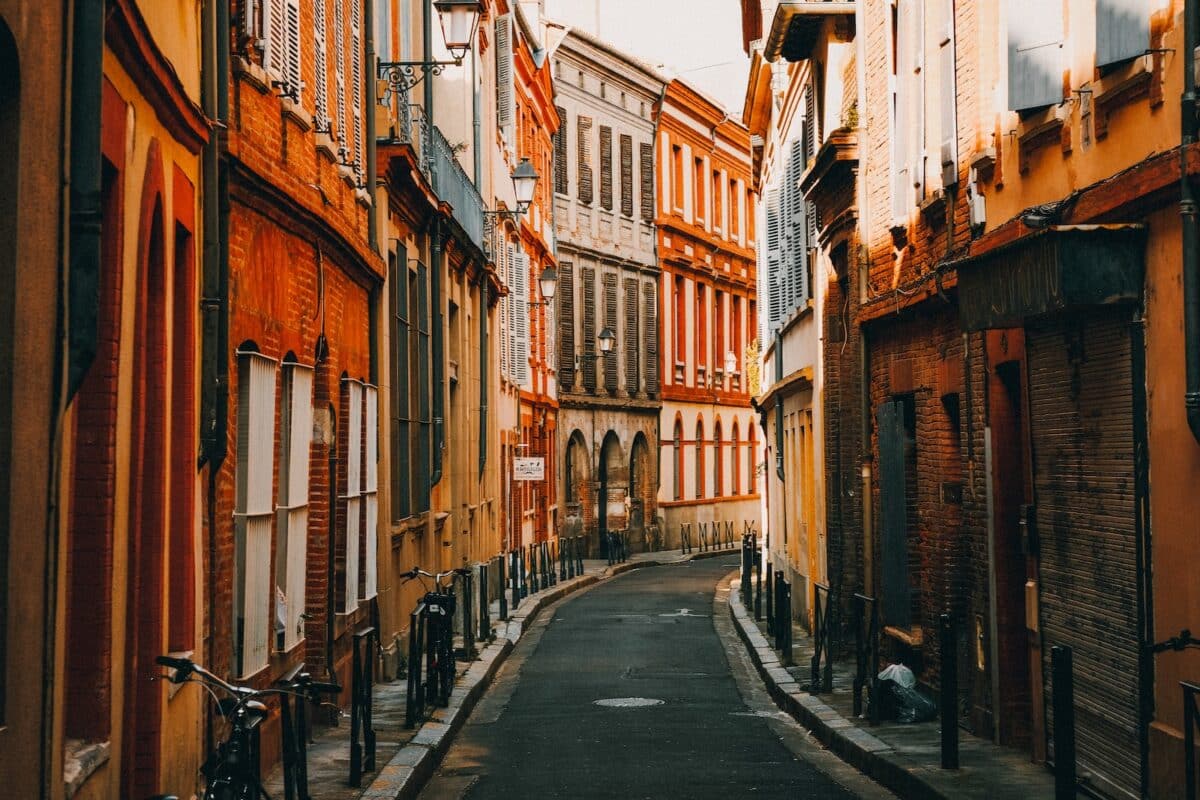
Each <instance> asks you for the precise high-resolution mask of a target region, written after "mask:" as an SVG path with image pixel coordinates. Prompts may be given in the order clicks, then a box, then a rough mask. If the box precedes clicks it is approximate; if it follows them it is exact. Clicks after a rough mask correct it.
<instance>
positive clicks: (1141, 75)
mask: <svg viewBox="0 0 1200 800" xmlns="http://www.w3.org/2000/svg"><path fill="white" fill-rule="evenodd" d="M1151 77H1152V76H1151V74H1150V73H1149V72H1147V71H1146V70H1144V69H1139V70H1138V71H1137V72H1134V73H1133V74H1132V75H1130V76H1129V77H1127V78H1125V79H1124V80H1122V81H1119V82H1117V83H1115V84H1114V85H1113V86H1111V87H1106V88H1105V89H1104V90H1103V91H1102V92H1100V93H1099V94H1097V95H1096V96H1095V97H1093V98H1092V105H1093V107H1094V108H1095V114H1096V115H1095V117H1094V119H1095V122H1094V123H1093V125H1094V128H1095V133H1096V140H1097V141H1099V140H1100V139H1103V138H1105V137H1107V136H1108V123H1109V119H1110V118H1111V117H1112V115H1113V113H1114V112H1115V111H1116V110H1117V109H1119V108H1121V107H1122V106H1126V105H1129V104H1131V103H1133V102H1135V101H1137V100H1139V99H1141V98H1143V97H1149V96H1150V79H1151Z"/></svg>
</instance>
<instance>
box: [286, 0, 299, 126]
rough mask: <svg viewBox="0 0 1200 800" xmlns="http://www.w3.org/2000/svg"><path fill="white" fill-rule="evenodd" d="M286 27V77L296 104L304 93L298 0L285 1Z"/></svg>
mask: <svg viewBox="0 0 1200 800" xmlns="http://www.w3.org/2000/svg"><path fill="white" fill-rule="evenodd" d="M285 22H286V25H287V32H286V38H287V68H286V71H285V75H286V77H287V82H288V89H290V90H291V91H292V92H293V96H294V97H295V100H296V102H297V103H299V102H300V98H301V96H302V93H303V91H304V81H303V80H302V79H301V76H300V0H287V9H286V14H285Z"/></svg>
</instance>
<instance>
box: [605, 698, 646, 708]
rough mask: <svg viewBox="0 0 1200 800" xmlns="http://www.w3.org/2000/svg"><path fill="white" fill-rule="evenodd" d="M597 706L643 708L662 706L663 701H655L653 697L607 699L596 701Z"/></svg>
mask: <svg viewBox="0 0 1200 800" xmlns="http://www.w3.org/2000/svg"><path fill="white" fill-rule="evenodd" d="M595 702H596V705H598V706H604V707H605V708H643V707H645V706H661V705H662V704H663V701H662V700H655V699H654V698H652V697H606V698H605V699H603V700H597V701H595Z"/></svg>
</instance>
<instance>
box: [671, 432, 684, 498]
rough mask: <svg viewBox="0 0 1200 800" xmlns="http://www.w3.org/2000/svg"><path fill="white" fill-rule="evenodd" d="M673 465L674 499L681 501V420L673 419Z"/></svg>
mask: <svg viewBox="0 0 1200 800" xmlns="http://www.w3.org/2000/svg"><path fill="white" fill-rule="evenodd" d="M672 460H673V462H674V464H675V476H674V477H675V480H674V481H673V483H674V485H675V499H676V500H682V499H683V420H681V419H679V418H678V417H677V418H676V419H675V452H674V453H672Z"/></svg>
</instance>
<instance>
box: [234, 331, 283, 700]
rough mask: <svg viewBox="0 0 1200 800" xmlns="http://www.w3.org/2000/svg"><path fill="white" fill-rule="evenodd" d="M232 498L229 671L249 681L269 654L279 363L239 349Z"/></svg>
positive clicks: (272, 607)
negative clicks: (231, 650) (231, 654)
mask: <svg viewBox="0 0 1200 800" xmlns="http://www.w3.org/2000/svg"><path fill="white" fill-rule="evenodd" d="M237 358H238V421H237V480H236V491H235V497H234V592H233V617H234V619H233V622H234V665H233V666H234V670H233V671H234V672H235V673H237V675H238V677H248V676H250V675H253V674H255V673H257V672H258V671H259V670H261V669H263V668H264V667H266V666H267V663H268V658H269V653H270V643H271V642H270V638H271V635H270V624H269V620H270V619H271V612H272V611H273V609H274V605H275V604H274V599H273V597H272V594H271V527H272V522H273V519H274V514H275V504H274V492H273V491H272V488H273V487H272V483H273V479H274V474H273V473H274V456H275V376H276V371H277V364H278V362H276V361H275V359H272V358H268V357H267V356H264V355H263V354H261V353H258V352H253V351H245V350H239V351H238V352H237Z"/></svg>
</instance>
